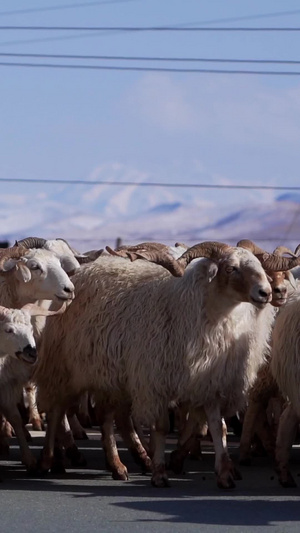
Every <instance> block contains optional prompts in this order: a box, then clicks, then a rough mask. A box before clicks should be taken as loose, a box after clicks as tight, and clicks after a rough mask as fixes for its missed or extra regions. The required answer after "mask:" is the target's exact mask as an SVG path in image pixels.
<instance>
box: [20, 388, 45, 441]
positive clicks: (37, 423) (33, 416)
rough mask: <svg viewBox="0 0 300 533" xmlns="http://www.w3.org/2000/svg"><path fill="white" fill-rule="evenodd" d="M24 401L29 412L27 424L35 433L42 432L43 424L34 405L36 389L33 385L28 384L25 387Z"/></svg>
mask: <svg viewBox="0 0 300 533" xmlns="http://www.w3.org/2000/svg"><path fill="white" fill-rule="evenodd" d="M25 393H26V400H27V403H28V410H29V423H30V424H31V425H32V429H33V430H35V431H42V430H43V429H44V424H43V421H42V419H41V416H40V413H39V412H38V408H37V405H36V387H35V385H33V384H28V385H27V386H26V387H25Z"/></svg>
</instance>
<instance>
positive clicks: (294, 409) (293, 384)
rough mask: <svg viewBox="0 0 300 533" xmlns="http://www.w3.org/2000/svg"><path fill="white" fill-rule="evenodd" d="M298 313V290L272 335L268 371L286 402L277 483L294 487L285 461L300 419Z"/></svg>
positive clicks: (279, 434)
mask: <svg viewBox="0 0 300 533" xmlns="http://www.w3.org/2000/svg"><path fill="white" fill-rule="evenodd" d="M299 312H300V293H299V290H298V291H297V292H296V293H294V295H293V296H292V297H291V298H290V300H289V301H288V302H287V304H286V306H285V307H284V308H283V309H282V310H281V312H280V313H279V315H278V317H277V320H276V322H275V326H274V331H273V335H272V343H273V349H272V359H271V364H270V367H271V372H272V375H273V376H274V378H275V380H276V382H277V384H278V386H279V389H280V391H281V392H282V394H283V395H284V398H285V399H286V400H288V403H287V406H286V408H285V409H284V411H283V413H282V415H281V417H280V420H279V427H278V432H277V440H276V450H275V459H276V469H277V472H278V476H279V482H280V484H281V485H282V486H284V487H294V486H296V482H295V480H294V478H293V476H292V474H291V472H290V470H289V465H288V460H289V450H290V448H291V446H292V443H293V440H294V438H295V434H296V431H297V427H298V424H299V420H300V397H299V377H300V374H299V370H300V364H299V345H300V337H299Z"/></svg>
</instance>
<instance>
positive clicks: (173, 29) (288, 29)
mask: <svg viewBox="0 0 300 533" xmlns="http://www.w3.org/2000/svg"><path fill="white" fill-rule="evenodd" d="M0 31H92V32H94V31H106V32H110V31H121V32H122V31H125V32H128V31H129V32H152V31H153V32H156V31H158V32H299V31H300V27H299V26H290V27H289V26H286V27H281V26H277V27H272V26H266V27H259V26H239V27H238V26H230V27H227V26H217V27H215V26H214V27H212V26H202V27H199V26H197V27H190V26H188V27H187V26H0Z"/></svg>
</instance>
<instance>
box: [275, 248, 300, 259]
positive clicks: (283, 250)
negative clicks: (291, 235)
mask: <svg viewBox="0 0 300 533" xmlns="http://www.w3.org/2000/svg"><path fill="white" fill-rule="evenodd" d="M273 254H275V255H280V256H283V254H288V255H290V256H291V257H294V258H295V257H298V256H297V254H296V253H294V252H292V250H290V249H289V248H287V247H286V246H277V247H276V248H275V250H274V251H273Z"/></svg>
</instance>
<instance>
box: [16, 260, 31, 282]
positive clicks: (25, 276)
mask: <svg viewBox="0 0 300 533" xmlns="http://www.w3.org/2000/svg"><path fill="white" fill-rule="evenodd" d="M16 277H17V279H18V280H19V281H23V282H24V283H28V281H30V280H31V272H30V270H29V268H28V267H27V266H26V265H24V263H18V264H17V265H16Z"/></svg>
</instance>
